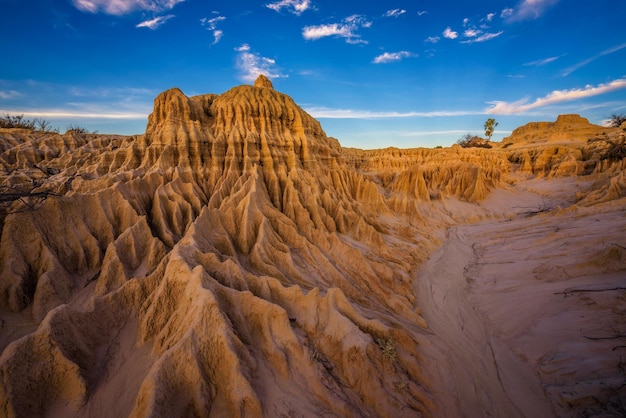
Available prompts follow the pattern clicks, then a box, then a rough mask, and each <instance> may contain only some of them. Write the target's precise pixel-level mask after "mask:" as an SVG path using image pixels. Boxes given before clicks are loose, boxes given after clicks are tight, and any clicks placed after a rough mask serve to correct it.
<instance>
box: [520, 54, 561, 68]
mask: <svg viewBox="0 0 626 418" xmlns="http://www.w3.org/2000/svg"><path fill="white" fill-rule="evenodd" d="M562 56H563V55H558V56H556V57H548V58H543V59H540V60H536V61H530V62H526V63H524V64H522V65H523V66H525V67H541V66H543V65H547V64H550V63H551V62H554V61H556V60H558V59H559V58H561V57H562Z"/></svg>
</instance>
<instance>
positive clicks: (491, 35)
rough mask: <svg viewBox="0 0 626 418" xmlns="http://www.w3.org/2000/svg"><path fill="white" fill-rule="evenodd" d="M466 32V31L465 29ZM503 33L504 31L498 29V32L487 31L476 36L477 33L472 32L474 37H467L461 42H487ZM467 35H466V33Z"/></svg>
mask: <svg viewBox="0 0 626 418" xmlns="http://www.w3.org/2000/svg"><path fill="white" fill-rule="evenodd" d="M466 32H467V31H466ZM478 33H481V32H478ZM503 33H504V31H499V32H491V33H490V32H488V33H483V34H482V35H480V36H476V35H477V33H473V35H474V36H476V37H474V38H471V39H467V40H464V41H461V43H462V44H473V43H477V42H487V41H489V40H491V39H494V38H497V37H498V36H500V35H502V34H503ZM466 36H467V35H466Z"/></svg>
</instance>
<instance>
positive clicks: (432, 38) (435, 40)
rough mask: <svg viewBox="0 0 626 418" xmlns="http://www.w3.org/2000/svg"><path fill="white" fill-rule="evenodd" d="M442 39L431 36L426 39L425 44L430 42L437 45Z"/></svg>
mask: <svg viewBox="0 0 626 418" xmlns="http://www.w3.org/2000/svg"><path fill="white" fill-rule="evenodd" d="M440 39H441V38H440V37H438V36H429V37H428V38H426V39H424V42H428V43H431V44H436V43H437V42H439V40H440Z"/></svg>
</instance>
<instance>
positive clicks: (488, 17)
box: [486, 13, 496, 22]
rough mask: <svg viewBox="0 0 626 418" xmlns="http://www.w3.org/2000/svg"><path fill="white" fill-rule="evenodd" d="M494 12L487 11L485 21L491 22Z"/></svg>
mask: <svg viewBox="0 0 626 418" xmlns="http://www.w3.org/2000/svg"><path fill="white" fill-rule="evenodd" d="M495 15H496V14H495V13H489V14H488V15H487V17H486V19H487V22H491V21H492V20H493V18H494V17H495Z"/></svg>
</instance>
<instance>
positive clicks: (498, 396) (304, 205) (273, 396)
mask: <svg viewBox="0 0 626 418" xmlns="http://www.w3.org/2000/svg"><path fill="white" fill-rule="evenodd" d="M569 133H571V135H569ZM600 135H604V136H606V137H607V138H614V139H618V138H620V135H623V132H622V130H621V129H619V128H601V127H598V126H595V125H591V124H589V123H588V122H587V121H586V120H584V119H583V118H580V117H576V116H572V115H569V116H562V117H560V118H559V120H557V121H556V122H554V123H549V124H537V125H536V126H535V125H532V124H531V125H529V126H526V127H522V128H520V129H519V130H516V131H515V132H514V133H513V135H512V136H511V137H510V138H507V139H505V140H504V141H503V142H502V143H501V144H497V146H496V147H494V148H492V149H466V148H461V147H459V146H453V147H450V148H444V149H409V150H399V149H394V148H390V149H384V150H375V151H366V150H357V149H345V148H342V147H341V146H340V144H339V142H338V141H337V140H335V139H333V138H328V137H327V136H326V134H325V133H324V131H323V130H322V128H321V126H320V124H319V123H318V122H317V121H316V120H314V119H313V118H312V117H311V116H309V115H308V114H306V112H304V111H303V110H302V109H301V108H299V107H298V106H297V105H296V104H295V103H294V102H293V100H292V99H291V98H289V97H288V96H286V95H284V94H281V93H279V92H277V91H275V90H274V89H273V87H272V85H271V82H269V80H267V79H266V78H265V77H260V78H259V80H257V82H256V83H255V85H254V86H239V87H235V88H233V89H231V90H230V91H228V92H226V93H224V94H221V95H215V94H209V95H202V96H195V97H191V98H189V97H187V96H185V95H184V94H183V93H182V92H181V91H180V90H178V89H171V90H168V91H166V92H164V93H162V94H161V95H159V96H158V97H157V98H156V99H155V107H154V111H153V113H152V114H151V115H150V117H149V120H148V125H147V128H146V133H145V134H144V135H138V136H133V137H124V136H114V135H92V134H79V133H76V132H69V133H67V134H64V135H59V134H41V133H36V132H31V131H24V130H6V129H5V130H2V131H0V138H1V141H0V147H1V148H0V151H1V152H2V153H1V154H0V187H1V188H2V193H3V196H12V195H15V194H20V193H21V194H23V196H22V198H21V199H9V198H6V199H4V200H3V202H2V204H3V206H2V207H1V208H2V213H1V215H0V220H1V222H2V238H1V241H0V326H1V328H0V350H1V353H2V354H1V355H0V380H1V384H0V408H1V412H0V414H2V415H3V416H20V417H21V416H24V417H30V416H43V415H45V416H168V417H171V416H207V415H210V416H451V417H452V416H486V415H494V416H588V415H602V414H604V416H613V415H614V416H620V415H621V414H623V412H624V403H625V402H626V399H625V397H626V393H625V389H624V388H625V387H626V386H624V384H625V383H626V381H625V379H626V377H625V376H624V373H623V370H624V369H623V363H622V359H621V355H622V354H623V351H624V344H623V337H624V335H625V334H626V330H625V329H624V327H625V326H626V324H625V323H624V311H623V304H624V287H626V281H625V279H624V274H625V271H626V250H625V248H626V238H625V237H626V233H625V232H626V212H625V208H626V176H625V174H624V173H625V172H626V162H625V161H626V160H623V159H622V160H612V159H608V158H606V157H605V151H606V149H607V147H608V142H602V141H596V142H587V141H586V139H584V140H583V139H582V138H583V137H585V138H586V137H587V136H591V137H593V136H600Z"/></svg>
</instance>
